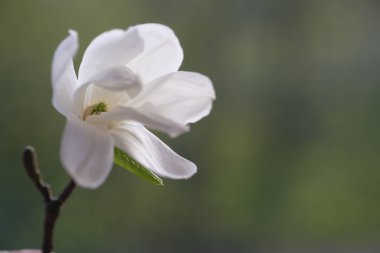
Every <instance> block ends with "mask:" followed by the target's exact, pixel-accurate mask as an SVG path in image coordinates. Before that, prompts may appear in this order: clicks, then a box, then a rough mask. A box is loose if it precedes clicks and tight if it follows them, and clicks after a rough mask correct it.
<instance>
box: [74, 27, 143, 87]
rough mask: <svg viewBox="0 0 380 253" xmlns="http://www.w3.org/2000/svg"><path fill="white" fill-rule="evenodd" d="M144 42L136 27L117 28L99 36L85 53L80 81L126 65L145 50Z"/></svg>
mask: <svg viewBox="0 0 380 253" xmlns="http://www.w3.org/2000/svg"><path fill="white" fill-rule="evenodd" d="M143 47H144V43H143V40H142V39H141V38H140V36H139V34H138V32H137V31H136V29H128V30H127V31H125V30H120V29H115V30H111V31H108V32H104V33H102V34H100V35H99V36H97V37H96V38H95V39H94V40H93V41H92V42H91V43H90V45H89V46H88V48H87V49H86V52H85V53H84V56H83V60H82V63H81V65H80V68H79V74H78V78H79V83H80V84H84V83H86V82H88V80H89V79H90V78H91V77H92V76H94V75H96V74H98V73H99V72H101V71H103V70H105V69H107V68H110V67H115V66H126V64H127V63H128V62H130V61H131V60H132V59H133V58H135V57H136V56H137V55H139V54H140V53H141V52H142V51H143Z"/></svg>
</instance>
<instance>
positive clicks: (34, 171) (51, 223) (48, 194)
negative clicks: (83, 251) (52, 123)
mask: <svg viewBox="0 0 380 253" xmlns="http://www.w3.org/2000/svg"><path fill="white" fill-rule="evenodd" d="M23 161H24V167H25V170H26V173H27V174H28V176H29V178H30V179H31V180H32V182H33V183H34V185H35V186H36V188H37V189H38V190H39V191H40V192H41V194H42V197H43V199H44V202H45V220H44V231H43V242H42V252H43V253H51V252H52V251H53V232H54V227H55V223H56V221H57V219H58V217H59V213H60V211H61V208H62V206H63V204H64V203H65V201H66V200H67V198H68V197H69V196H70V195H71V193H72V192H73V190H74V189H75V186H76V184H75V182H74V181H73V180H70V182H69V184H68V185H67V186H66V187H65V189H64V190H63V191H62V193H61V194H60V195H59V196H58V197H54V196H53V193H52V191H51V189H50V186H49V185H48V184H46V183H45V182H44V181H43V180H42V177H41V173H40V170H39V166H38V160H37V153H36V151H35V150H34V148H33V147H30V146H28V147H26V148H25V150H24V155H23Z"/></svg>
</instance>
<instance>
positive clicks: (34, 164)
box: [23, 146, 53, 204]
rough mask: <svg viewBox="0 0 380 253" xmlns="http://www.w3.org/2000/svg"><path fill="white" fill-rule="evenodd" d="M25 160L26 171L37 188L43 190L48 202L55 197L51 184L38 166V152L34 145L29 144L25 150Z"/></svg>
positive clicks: (44, 197)
mask: <svg viewBox="0 0 380 253" xmlns="http://www.w3.org/2000/svg"><path fill="white" fill-rule="evenodd" d="M23 162H24V167H25V170H26V173H27V174H28V176H29V178H30V179H31V180H32V182H33V183H34V185H35V186H36V188H37V189H38V190H39V191H40V192H41V194H42V197H43V199H44V202H45V203H46V204H47V203H49V202H50V201H51V199H52V198H53V193H52V192H51V189H50V186H49V185H48V184H46V183H45V182H44V181H43V180H42V178H41V173H40V169H39V166H38V160H37V153H36V151H35V150H34V148H33V147H31V146H27V147H26V148H25V150H24V155H23Z"/></svg>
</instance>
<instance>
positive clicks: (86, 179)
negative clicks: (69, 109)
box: [61, 120, 114, 188]
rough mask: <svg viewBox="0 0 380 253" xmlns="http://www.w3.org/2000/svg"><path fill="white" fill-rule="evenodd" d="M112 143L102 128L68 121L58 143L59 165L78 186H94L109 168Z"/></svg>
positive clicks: (76, 121)
mask: <svg viewBox="0 0 380 253" xmlns="http://www.w3.org/2000/svg"><path fill="white" fill-rule="evenodd" d="M113 146H114V144H113V140H112V138H111V135H110V134H109V133H108V132H107V130H106V129H102V128H97V127H95V126H92V125H90V124H88V123H86V122H83V121H80V120H68V121H67V123H66V126H65V130H64V133H63V137H62V142H61V160H62V164H63V166H64V167H65V169H66V170H67V172H68V173H69V175H70V176H71V177H72V178H73V179H74V181H75V182H76V183H77V184H78V185H79V186H82V187H85V188H97V187H99V186H100V185H101V184H102V183H103V182H104V180H105V179H106V178H107V176H108V174H109V172H110V170H111V168H112V164H113Z"/></svg>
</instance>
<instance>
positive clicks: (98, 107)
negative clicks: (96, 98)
mask: <svg viewBox="0 0 380 253" xmlns="http://www.w3.org/2000/svg"><path fill="white" fill-rule="evenodd" d="M106 111H107V104H106V103H105V102H102V101H101V102H99V103H97V104H95V105H93V106H92V110H91V112H90V115H94V114H96V115H99V114H101V113H102V112H106Z"/></svg>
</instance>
